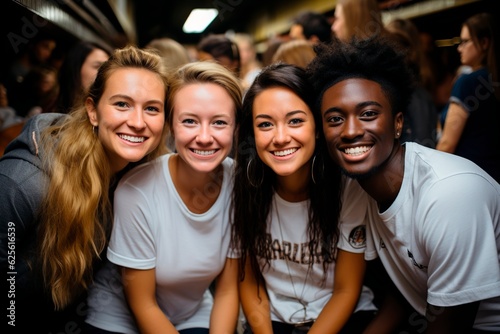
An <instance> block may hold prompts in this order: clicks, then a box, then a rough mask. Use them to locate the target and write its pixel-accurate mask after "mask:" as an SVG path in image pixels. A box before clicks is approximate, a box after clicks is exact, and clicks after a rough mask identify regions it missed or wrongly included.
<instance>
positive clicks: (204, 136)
mask: <svg viewBox="0 0 500 334" xmlns="http://www.w3.org/2000/svg"><path fill="white" fill-rule="evenodd" d="M196 141H197V142H198V143H199V144H202V145H209V144H212V142H213V141H214V137H213V136H212V132H211V129H210V124H202V125H201V126H200V132H199V133H198V135H197V136H196Z"/></svg>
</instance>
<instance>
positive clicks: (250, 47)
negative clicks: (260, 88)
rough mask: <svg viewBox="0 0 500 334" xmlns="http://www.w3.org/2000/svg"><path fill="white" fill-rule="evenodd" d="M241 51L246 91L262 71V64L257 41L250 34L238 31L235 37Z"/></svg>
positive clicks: (241, 76)
mask: <svg viewBox="0 0 500 334" xmlns="http://www.w3.org/2000/svg"><path fill="white" fill-rule="evenodd" d="M233 39H234V41H235V42H236V45H238V50H239V52H240V58H241V66H240V78H241V84H242V86H243V91H244V92H246V91H247V90H248V88H249V87H250V85H251V84H252V82H253V80H254V79H255V77H256V76H257V75H258V74H259V73H260V70H261V69H262V64H261V63H260V61H259V59H258V58H257V50H256V49H255V42H254V40H253V38H252V36H250V35H249V34H243V33H237V34H235V35H234V37H233Z"/></svg>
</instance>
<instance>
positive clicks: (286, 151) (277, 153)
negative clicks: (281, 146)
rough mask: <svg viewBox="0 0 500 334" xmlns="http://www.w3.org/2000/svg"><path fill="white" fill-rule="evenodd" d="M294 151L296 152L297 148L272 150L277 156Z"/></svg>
mask: <svg viewBox="0 0 500 334" xmlns="http://www.w3.org/2000/svg"><path fill="white" fill-rule="evenodd" d="M295 152H297V149H296V148H291V149H288V150H284V151H274V152H273V154H274V155H277V156H278V157H284V156H285V155H289V154H292V153H295Z"/></svg>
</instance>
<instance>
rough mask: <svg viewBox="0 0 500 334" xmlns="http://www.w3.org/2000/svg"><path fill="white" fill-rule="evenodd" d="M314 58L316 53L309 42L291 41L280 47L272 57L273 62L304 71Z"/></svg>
mask: <svg viewBox="0 0 500 334" xmlns="http://www.w3.org/2000/svg"><path fill="white" fill-rule="evenodd" d="M315 56H316V52H314V47H313V45H312V44H311V43H310V42H308V41H305V40H302V39H299V40H291V41H288V42H284V43H283V44H281V45H280V47H279V48H278V49H277V50H276V53H275V54H274V56H273V62H278V61H282V62H284V63H287V64H292V65H297V66H299V67H301V68H303V69H305V68H306V67H307V65H308V64H309V63H310V62H311V60H313V58H314V57H315Z"/></svg>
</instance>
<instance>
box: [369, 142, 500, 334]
mask: <svg viewBox="0 0 500 334" xmlns="http://www.w3.org/2000/svg"><path fill="white" fill-rule="evenodd" d="M405 146H406V154H405V170H404V178H403V183H402V185H401V189H400V191H399V194H398V196H397V198H396V199H395V201H394V203H393V204H392V205H391V206H390V207H389V208H388V209H387V210H386V211H385V212H382V213H380V214H379V213H378V208H377V205H376V203H375V202H374V201H373V200H372V202H371V213H370V215H371V217H370V220H369V221H370V222H369V223H368V225H367V249H366V253H365V257H366V259H368V260H370V259H374V258H376V257H377V256H379V257H380V259H381V261H382V263H383V264H384V267H385V268H386V270H387V272H388V273H389V275H390V277H391V278H392V280H393V282H394V283H395V285H396V286H397V287H398V289H399V290H400V291H401V293H402V294H403V295H404V296H405V298H406V299H407V300H408V302H409V303H410V304H411V305H412V306H413V307H414V308H415V309H416V310H417V311H418V312H420V313H421V314H425V312H426V305H427V303H429V304H431V305H435V306H443V307H445V306H455V305H461V304H465V303H470V302H474V301H478V300H482V302H481V305H480V307H479V310H478V313H477V316H476V322H475V325H474V327H475V328H476V329H480V330H490V331H492V330H493V331H499V330H500V297H498V296H500V185H499V184H498V183H496V182H495V181H494V180H493V179H492V178H491V177H490V176H489V175H488V174H486V173H485V172H484V171H483V170H481V169H480V168H479V167H478V166H477V165H475V164H474V163H472V162H471V161H469V160H466V159H463V158H461V157H458V156H455V155H452V154H447V153H443V152H440V151H437V150H433V149H429V148H426V147H423V146H421V145H418V144H416V143H406V144H405ZM493 297H496V298H493Z"/></svg>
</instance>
